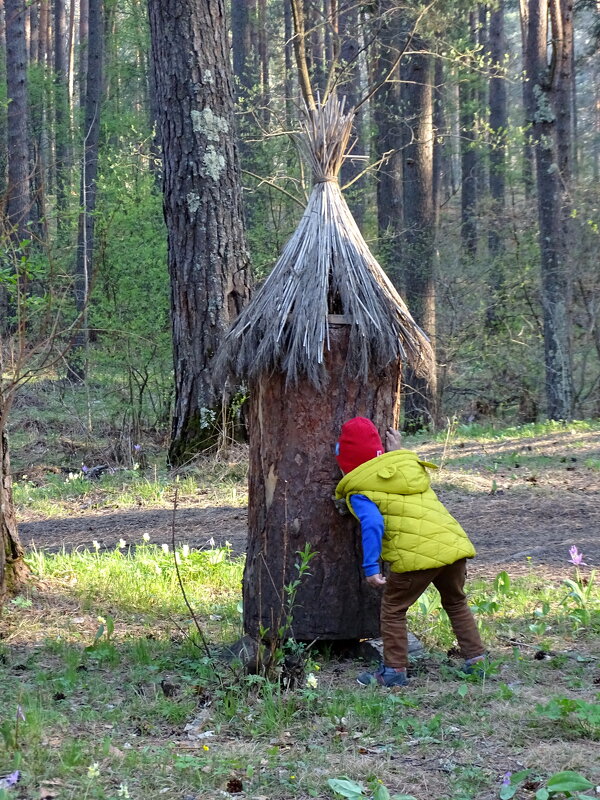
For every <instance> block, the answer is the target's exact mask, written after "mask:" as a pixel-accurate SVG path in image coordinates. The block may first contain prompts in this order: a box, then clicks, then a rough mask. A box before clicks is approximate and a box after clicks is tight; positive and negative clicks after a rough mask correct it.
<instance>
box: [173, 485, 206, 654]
mask: <svg viewBox="0 0 600 800" xmlns="http://www.w3.org/2000/svg"><path fill="white" fill-rule="evenodd" d="M178 494H179V487H177V486H176V487H175V497H174V498H173V519H172V522H171V545H172V547H173V562H174V563H175V572H176V573H177V580H178V581H179V588H180V589H181V594H182V597H183V601H184V603H185V604H186V606H187V609H188V611H189V612H190V614H191V616H192V619H193V620H194V625H195V626H196V630H197V631H198V635H199V636H200V641H201V642H202V645H203V647H204V652H205V653H206V656H207V658H208V659H210V660H211V661H212V653H211V652H210V647H209V646H208V642H207V641H206V637H205V636H204V631H203V630H202V626H201V625H200V623H199V622H198V618H197V617H196V614H195V613H194V609H193V608H192V606H191V605H190V601H189V600H188V598H187V594H186V591H185V587H184V585H183V581H182V579H181V573H180V571H179V564H178V563H177V553H176V552H175V518H176V515H177V498H178Z"/></svg>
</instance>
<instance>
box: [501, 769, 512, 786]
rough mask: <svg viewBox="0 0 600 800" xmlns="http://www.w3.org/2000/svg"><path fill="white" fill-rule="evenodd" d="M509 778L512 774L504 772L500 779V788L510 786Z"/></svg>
mask: <svg viewBox="0 0 600 800" xmlns="http://www.w3.org/2000/svg"><path fill="white" fill-rule="evenodd" d="M511 777H512V772H505V773H504V777H503V778H502V786H510V779H511Z"/></svg>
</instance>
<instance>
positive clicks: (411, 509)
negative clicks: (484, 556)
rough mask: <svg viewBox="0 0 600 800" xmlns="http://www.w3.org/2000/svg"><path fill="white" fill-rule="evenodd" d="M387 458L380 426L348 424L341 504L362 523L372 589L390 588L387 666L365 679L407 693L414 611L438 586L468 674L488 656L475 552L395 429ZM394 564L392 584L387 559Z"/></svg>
mask: <svg viewBox="0 0 600 800" xmlns="http://www.w3.org/2000/svg"><path fill="white" fill-rule="evenodd" d="M386 445H387V452H385V453H384V450H383V444H382V442H381V439H380V437H379V433H378V432H377V428H376V427H375V425H373V423H372V422H371V421H370V420H368V419H366V418H365V417H355V418H354V419H351V420H349V421H348V422H346V423H344V425H343V426H342V432H341V435H340V438H339V441H338V443H337V448H336V455H337V462H338V464H339V467H340V469H341V470H342V472H343V473H344V477H343V478H342V480H341V481H340V482H339V484H338V486H337V488H336V498H338V499H341V498H344V499H345V500H346V503H347V505H348V507H349V509H350V511H351V512H352V514H353V515H354V516H355V517H356V518H357V519H358V521H359V522H360V527H361V533H362V541H363V556H364V561H363V569H364V572H365V577H366V579H367V582H368V583H369V584H370V585H371V586H376V587H383V601H382V604H381V635H382V638H383V663H382V664H381V665H380V667H379V668H378V669H377V670H376V671H375V672H364V673H362V674H361V675H359V677H358V682H359V683H361V684H363V685H365V686H366V685H368V684H369V683H375V682H378V683H380V684H382V685H383V686H404V685H405V684H406V683H407V682H408V681H407V677H406V667H407V664H408V640H407V629H406V612H407V610H408V608H409V607H410V606H411V605H412V604H413V603H415V602H416V601H417V600H418V599H419V597H420V596H421V595H422V594H423V592H424V591H425V590H426V589H427V587H428V586H429V585H430V584H433V585H434V586H435V587H436V589H437V590H438V591H439V593H440V596H441V599H442V606H443V608H444V609H445V610H446V612H447V614H448V616H449V618H450V622H451V623H452V628H453V630H454V633H455V635H456V638H457V640H458V644H459V646H460V649H461V652H462V655H463V656H464V658H465V659H466V661H465V671H467V672H475V671H477V670H478V669H481V667H482V666H483V665H479V668H478V667H477V666H475V665H477V664H478V662H480V661H482V660H483V659H484V658H485V649H484V646H483V644H482V641H481V638H480V636H479V631H478V630H477V625H476V624H475V619H474V618H473V614H472V613H471V610H470V609H469V607H468V605H467V599H466V595H465V592H464V585H465V578H466V559H467V558H472V557H473V556H474V555H475V548H474V547H473V545H472V544H471V542H470V540H469V538H468V537H467V534H466V533H465V532H464V531H463V529H462V528H461V526H460V525H459V524H458V522H457V521H456V520H455V519H454V517H452V516H451V514H450V513H449V512H448V511H447V510H446V508H445V507H444V506H443V505H442V503H441V502H440V501H439V500H438V498H437V496H436V494H435V492H434V491H433V489H431V487H430V485H429V475H428V474H427V470H426V469H425V468H426V467H427V468H429V469H437V467H436V465H435V464H430V463H428V462H427V461H421V460H420V459H419V458H418V456H417V454H416V453H413V452H412V451H410V450H402V449H400V448H401V434H400V432H399V431H396V430H394V429H393V428H389V429H388V431H387V433H386ZM380 558H381V559H383V561H386V562H388V564H389V568H390V572H389V575H388V577H387V578H384V577H383V575H382V574H381V569H380V564H379V559H380Z"/></svg>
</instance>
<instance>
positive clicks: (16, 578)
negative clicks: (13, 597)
mask: <svg viewBox="0 0 600 800" xmlns="http://www.w3.org/2000/svg"><path fill="white" fill-rule="evenodd" d="M1 404H2V398H1V397H0V417H1V415H2V410H3V409H2V407H1ZM27 574H28V569H27V567H26V566H25V562H24V561H23V548H22V547H21V543H20V541H19V535H18V532H17V520H16V517H15V510H14V505H13V498H12V478H11V471H10V457H9V450H8V436H7V434H6V429H5V428H4V425H2V424H0V610H1V609H2V605H3V604H4V601H5V600H6V598H7V596H8V595H9V594H12V593H14V592H15V591H17V590H18V589H19V587H20V585H21V584H22V583H23V581H24V580H25V578H26V576H27Z"/></svg>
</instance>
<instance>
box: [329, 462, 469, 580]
mask: <svg viewBox="0 0 600 800" xmlns="http://www.w3.org/2000/svg"><path fill="white" fill-rule="evenodd" d="M425 467H429V468H430V469H437V467H436V465H435V464H430V463H428V462H427V461H421V460H420V459H419V458H418V456H417V454H416V453H413V452H412V451H411V450H392V451H391V452H389V453H384V454H383V455H381V456H378V457H377V458H373V459H371V460H370V461H366V462H365V463H364V464H361V465H360V467H357V468H356V469H353V470H352V472H349V473H348V474H347V475H344V477H343V478H342V480H341V481H340V482H339V483H338V485H337V488H336V490H335V494H336V497H337V498H338V499H339V498H342V497H345V498H346V502H347V504H348V508H349V509H350V511H351V512H352V513H354V512H353V511H352V506H351V505H350V502H349V501H350V498H351V497H352V495H353V494H363V495H364V496H365V497H368V498H369V500H372V501H373V502H374V503H376V505H377V507H378V508H379V510H380V511H381V513H382V515H383V519H384V523H385V531H384V535H383V543H382V549H381V557H382V558H383V560H384V561H387V562H389V564H390V568H391V570H392V572H411V571H412V570H418V569H431V568H433V567H442V566H444V565H445V564H454V562H455V561H458V560H459V559H460V558H473V556H474V555H475V548H474V547H473V545H472V543H471V541H470V540H469V538H468V536H467V534H466V533H465V532H464V530H463V529H462V528H461V526H460V525H459V524H458V522H457V521H456V520H455V519H454V517H453V516H452V515H451V514H450V513H449V512H448V511H447V510H446V508H445V507H444V506H443V505H442V503H440V501H439V500H438V498H437V496H436V494H435V492H434V491H433V489H432V488H431V487H430V485H429V475H428V474H427V471H426V469H425ZM355 516H356V515H355Z"/></svg>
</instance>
